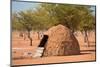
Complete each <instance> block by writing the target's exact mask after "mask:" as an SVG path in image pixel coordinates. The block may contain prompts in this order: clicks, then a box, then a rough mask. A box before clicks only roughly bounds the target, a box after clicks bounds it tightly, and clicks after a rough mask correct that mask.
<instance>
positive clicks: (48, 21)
mask: <svg viewBox="0 0 100 67" xmlns="http://www.w3.org/2000/svg"><path fill="white" fill-rule="evenodd" d="M90 8H91V6H79V5H65V4H40V6H39V7H38V8H36V10H27V11H21V12H19V13H17V14H13V16H12V23H13V24H12V25H13V26H12V27H13V29H17V30H19V29H22V30H28V31H31V30H45V29H48V28H50V27H52V26H54V25H58V24H63V25H65V26H67V27H68V28H70V29H71V30H72V31H73V32H74V31H77V30H80V31H84V30H92V29H94V28H95V17H94V16H93V15H92V14H91V13H92V11H91V10H90Z"/></svg>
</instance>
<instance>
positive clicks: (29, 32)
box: [28, 31, 32, 46]
mask: <svg viewBox="0 0 100 67" xmlns="http://www.w3.org/2000/svg"><path fill="white" fill-rule="evenodd" d="M30 35H31V31H28V38H29V40H30V46H32V38H31V36H30Z"/></svg>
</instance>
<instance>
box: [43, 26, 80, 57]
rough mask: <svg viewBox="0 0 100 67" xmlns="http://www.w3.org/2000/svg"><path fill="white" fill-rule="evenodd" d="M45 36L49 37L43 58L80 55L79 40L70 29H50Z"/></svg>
mask: <svg viewBox="0 0 100 67" xmlns="http://www.w3.org/2000/svg"><path fill="white" fill-rule="evenodd" d="M45 35H47V36H48V40H47V43H46V44H45V46H44V51H43V54H42V56H43V57H46V56H66V55H77V54H80V47H79V43H78V41H77V39H76V38H75V36H74V35H73V34H72V33H71V31H70V29H68V28H67V27H65V26H63V25H61V24H60V25H57V26H54V27H52V28H50V29H49V30H48V31H47V32H46V33H45Z"/></svg>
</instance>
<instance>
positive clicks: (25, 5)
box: [12, 1, 95, 15]
mask: <svg viewBox="0 0 100 67" xmlns="http://www.w3.org/2000/svg"><path fill="white" fill-rule="evenodd" d="M39 4H40V3H34V2H21V1H12V12H19V11H23V10H27V9H31V8H32V9H34V8H36V7H38V5H39ZM91 10H93V15H95V7H94V6H91Z"/></svg>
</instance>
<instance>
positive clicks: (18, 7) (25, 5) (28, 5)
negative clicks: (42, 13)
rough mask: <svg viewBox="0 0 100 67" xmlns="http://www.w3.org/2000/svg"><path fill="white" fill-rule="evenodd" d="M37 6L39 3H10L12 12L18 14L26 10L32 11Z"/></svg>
mask: <svg viewBox="0 0 100 67" xmlns="http://www.w3.org/2000/svg"><path fill="white" fill-rule="evenodd" d="M38 5H39V3H31V2H18V1H17V2H16V1H12V12H19V11H23V10H27V9H31V8H32V9H34V8H36V7H37V6H38Z"/></svg>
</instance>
